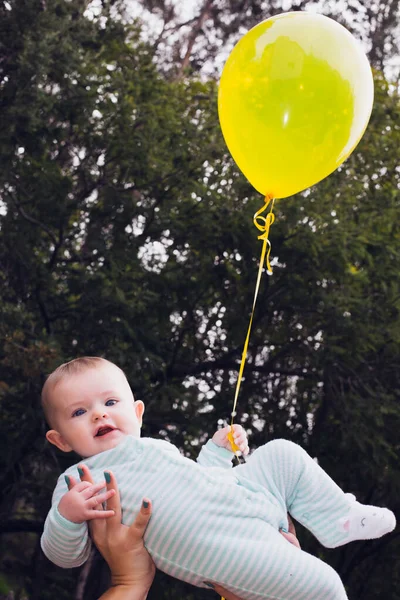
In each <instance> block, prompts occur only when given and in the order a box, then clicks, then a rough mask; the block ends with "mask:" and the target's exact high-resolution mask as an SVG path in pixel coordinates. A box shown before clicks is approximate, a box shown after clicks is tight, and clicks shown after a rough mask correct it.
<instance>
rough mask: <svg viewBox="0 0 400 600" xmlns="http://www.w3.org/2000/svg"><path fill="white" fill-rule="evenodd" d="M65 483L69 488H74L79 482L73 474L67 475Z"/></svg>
mask: <svg viewBox="0 0 400 600" xmlns="http://www.w3.org/2000/svg"><path fill="white" fill-rule="evenodd" d="M65 483H66V484H67V486H68V489H69V490H72V488H73V487H75V486H76V485H77V484H78V481H77V480H76V479H75V477H73V475H65Z"/></svg>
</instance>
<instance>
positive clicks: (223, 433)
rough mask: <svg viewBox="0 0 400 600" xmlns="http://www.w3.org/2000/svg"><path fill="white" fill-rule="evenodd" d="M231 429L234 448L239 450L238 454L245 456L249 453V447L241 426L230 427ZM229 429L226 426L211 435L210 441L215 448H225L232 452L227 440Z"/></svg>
mask: <svg viewBox="0 0 400 600" xmlns="http://www.w3.org/2000/svg"><path fill="white" fill-rule="evenodd" d="M232 429H233V441H234V442H235V444H236V446H237V447H238V448H239V450H240V452H241V453H242V454H244V456H246V454H248V453H249V445H248V442H247V434H246V432H245V430H244V429H243V427H242V426H241V425H232ZM230 430H231V427H230V425H228V426H227V427H224V428H223V429H218V431H216V432H215V433H214V435H213V438H212V441H213V442H214V444H216V445H217V446H220V447H221V448H226V449H227V450H230V451H232V446H231V443H230V441H229V440H228V433H229V432H230Z"/></svg>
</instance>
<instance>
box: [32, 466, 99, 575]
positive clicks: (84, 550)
mask: <svg viewBox="0 0 400 600" xmlns="http://www.w3.org/2000/svg"><path fill="white" fill-rule="evenodd" d="M66 492H67V489H66V485H65V482H64V475H62V476H61V477H59V479H58V482H57V486H56V489H55V490H54V494H53V504H52V507H51V509H50V511H49V513H48V515H47V518H46V521H45V524H44V531H43V534H42V537H41V538H40V545H41V547H42V550H43V552H44V554H45V555H46V556H47V558H48V559H49V560H51V562H53V563H54V564H56V565H57V566H59V567H62V568H63V569H71V568H73V567H80V566H81V565H83V563H84V562H86V561H87V559H88V558H89V554H90V550H91V547H92V542H91V540H90V538H89V533H88V527H87V524H86V523H72V521H68V519H66V518H65V517H63V516H62V515H61V514H60V513H59V512H58V503H59V501H60V499H61V497H62V496H63V495H64V494H65V493H66Z"/></svg>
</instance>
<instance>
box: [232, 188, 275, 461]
mask: <svg viewBox="0 0 400 600" xmlns="http://www.w3.org/2000/svg"><path fill="white" fill-rule="evenodd" d="M274 202H275V199H274V198H272V197H271V196H265V202H264V206H262V207H261V208H260V210H258V211H257V212H256V213H255V215H254V217H253V223H254V225H255V226H256V227H257V229H258V230H259V231H262V232H263V233H262V234H261V235H259V236H258V239H259V240H262V241H263V245H262V248H261V257H260V264H259V266H258V276H257V283H256V289H255V292H254V300H253V308H252V310H251V316H250V323H249V328H248V330H247V336H246V341H245V343H244V347H243V353H242V360H241V363H240V369H239V375H238V379H237V382H236V391H235V399H234V401H233V409H232V420H231V430H230V432H229V433H228V440H229V441H230V443H231V448H232V452H233V453H234V454H235V456H236V457H237V454H236V453H237V452H238V451H239V448H238V447H237V446H236V444H235V442H234V440H233V419H234V417H235V416H236V405H237V400H238V397H239V390H240V384H241V383H242V378H243V370H244V365H245V363H246V357H247V348H248V346H249V340H250V333H251V326H252V324H253V317H254V309H255V307H256V302H257V296H258V290H259V289H260V282H261V276H262V272H263V268H264V263H265V264H266V266H267V273H268V274H269V275H272V268H271V263H270V262H269V255H270V253H271V242H270V241H269V239H268V236H269V229H270V227H271V225H272V223H273V222H274V221H275V215H274V213H273V210H274ZM268 207H270V210H269V213H268V214H267V216H266V217H264V216H263V215H262V213H263V212H265V211H266V210H267V208H268Z"/></svg>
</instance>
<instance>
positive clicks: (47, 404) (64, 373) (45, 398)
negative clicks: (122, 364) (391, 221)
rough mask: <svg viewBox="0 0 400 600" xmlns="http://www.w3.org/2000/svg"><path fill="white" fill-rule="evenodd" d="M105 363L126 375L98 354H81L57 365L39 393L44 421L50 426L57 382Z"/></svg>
mask: <svg viewBox="0 0 400 600" xmlns="http://www.w3.org/2000/svg"><path fill="white" fill-rule="evenodd" d="M105 364H108V365H112V366H113V367H115V368H116V369H118V370H119V371H121V373H122V374H123V375H124V377H126V376H125V373H124V372H123V370H122V369H120V368H119V367H118V366H117V365H115V364H114V363H113V362H111V361H110V360H107V359H106V358H101V357H100V356H81V357H79V358H74V359H73V360H70V361H69V362H66V363H64V364H62V365H60V366H59V367H57V369H55V370H54V371H53V372H52V373H50V375H49V376H48V377H47V379H46V381H45V384H44V386H43V388H42V394H41V403H42V409H43V412H44V415H45V418H46V421H47V423H48V424H49V425H50V426H51V421H52V412H53V410H52V409H53V406H52V392H54V388H55V387H56V386H57V384H58V383H59V382H60V381H61V380H62V379H64V377H68V375H76V374H77V373H82V372H83V371H86V370H87V369H98V368H99V367H101V366H103V365H105Z"/></svg>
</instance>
